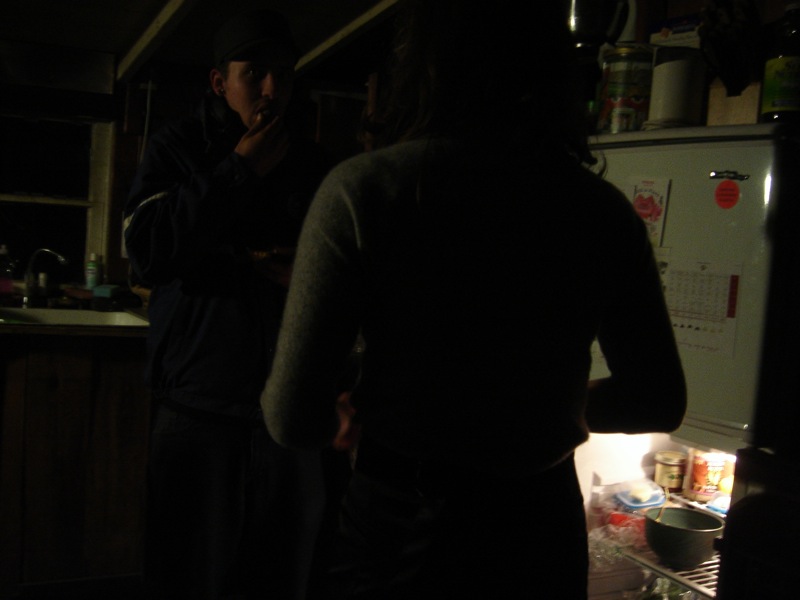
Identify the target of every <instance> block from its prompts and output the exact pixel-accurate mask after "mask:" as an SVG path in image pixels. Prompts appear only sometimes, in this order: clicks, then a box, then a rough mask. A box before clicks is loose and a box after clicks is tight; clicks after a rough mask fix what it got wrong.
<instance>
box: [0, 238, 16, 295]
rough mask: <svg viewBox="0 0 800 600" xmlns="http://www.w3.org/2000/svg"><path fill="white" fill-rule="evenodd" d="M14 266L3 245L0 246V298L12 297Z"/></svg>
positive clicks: (6, 248)
mask: <svg viewBox="0 0 800 600" xmlns="http://www.w3.org/2000/svg"><path fill="white" fill-rule="evenodd" d="M14 265H15V262H14V261H13V260H11V256H10V255H9V253H8V247H7V246H6V245H5V244H2V245H0V298H10V297H11V296H13V295H14Z"/></svg>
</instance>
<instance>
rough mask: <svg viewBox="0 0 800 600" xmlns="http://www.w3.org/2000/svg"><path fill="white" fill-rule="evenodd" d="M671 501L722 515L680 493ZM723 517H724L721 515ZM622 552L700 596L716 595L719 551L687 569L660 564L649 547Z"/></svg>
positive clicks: (710, 596)
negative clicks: (675, 568) (677, 569)
mask: <svg viewBox="0 0 800 600" xmlns="http://www.w3.org/2000/svg"><path fill="white" fill-rule="evenodd" d="M671 500H672V501H673V502H675V503H676V504H679V505H684V506H689V507H692V508H695V509H699V510H704V511H706V512H710V513H712V514H715V515H716V516H718V517H719V516H722V515H720V514H719V513H717V512H715V511H713V510H710V509H709V508H706V506H705V505H704V504H701V503H699V502H695V501H692V500H689V499H688V498H684V497H683V496H680V495H675V496H673V497H672V498H671ZM723 518H724V517H723ZM623 554H624V555H625V557H626V558H628V559H629V560H632V561H633V562H635V563H637V564H638V565H640V566H642V567H644V568H646V569H648V570H649V571H651V572H653V573H655V574H657V575H659V576H661V577H665V578H667V579H670V580H672V581H674V582H675V583H677V584H678V585H681V586H683V587H685V588H686V589H688V590H691V591H692V592H694V593H695V594H697V595H698V596H700V597H702V598H716V596H717V579H718V577H719V552H717V551H716V550H715V551H714V555H713V556H712V557H711V558H710V559H709V560H707V561H706V562H704V563H701V564H699V565H698V566H696V567H695V568H693V569H689V570H687V571H676V570H674V569H672V568H670V567H667V566H665V565H662V564H661V563H660V562H659V560H658V556H656V553H655V552H653V551H652V550H650V549H649V548H645V549H638V550H633V549H627V550H624V551H623Z"/></svg>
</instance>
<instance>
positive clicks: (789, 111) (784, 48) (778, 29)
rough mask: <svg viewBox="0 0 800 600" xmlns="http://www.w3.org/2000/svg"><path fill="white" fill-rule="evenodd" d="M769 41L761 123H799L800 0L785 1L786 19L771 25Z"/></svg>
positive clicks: (762, 93)
mask: <svg viewBox="0 0 800 600" xmlns="http://www.w3.org/2000/svg"><path fill="white" fill-rule="evenodd" d="M770 38H771V40H772V47H771V48H770V50H769V53H768V57H767V60H766V63H765V64H764V81H763V83H762V86H761V121H762V122H763V123H775V122H790V121H791V122H796V121H800V1H794V0H790V1H788V2H786V4H785V11H784V14H783V16H782V17H781V18H780V19H778V20H777V21H775V22H774V23H773V24H772V26H771V30H770Z"/></svg>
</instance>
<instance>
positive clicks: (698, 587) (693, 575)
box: [623, 548, 719, 598]
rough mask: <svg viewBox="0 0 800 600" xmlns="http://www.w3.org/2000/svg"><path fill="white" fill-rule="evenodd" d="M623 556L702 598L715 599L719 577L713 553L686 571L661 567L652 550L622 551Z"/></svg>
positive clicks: (717, 565) (717, 561) (716, 557)
mask: <svg viewBox="0 0 800 600" xmlns="http://www.w3.org/2000/svg"><path fill="white" fill-rule="evenodd" d="M623 555H624V556H625V557H626V558H627V559H628V560H631V561H633V562H635V563H636V564H638V565H639V566H641V567H644V568H645V569H647V570H648V571H651V572H653V573H655V574H657V575H659V576H661V577H665V578H667V579H670V580H672V581H674V582H675V583H677V584H678V585H681V586H683V587H685V588H686V589H688V590H691V591H692V592H694V593H695V594H697V595H699V596H701V597H702V598H715V597H716V595H717V578H718V576H719V553H718V552H716V551H715V552H714V555H713V556H712V557H711V559H710V560H707V561H706V562H704V563H701V564H700V565H698V566H696V567H695V568H694V569H691V570H688V571H675V570H673V569H671V568H669V567H666V566H664V565H662V564H661V563H660V562H659V561H658V557H657V556H656V554H655V552H653V551H652V550H650V549H649V548H648V549H645V550H624V551H623Z"/></svg>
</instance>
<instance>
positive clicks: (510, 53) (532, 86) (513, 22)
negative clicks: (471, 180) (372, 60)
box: [372, 0, 593, 162]
mask: <svg viewBox="0 0 800 600" xmlns="http://www.w3.org/2000/svg"><path fill="white" fill-rule="evenodd" d="M565 4H566V3H565V2H563V1H561V0H548V1H545V2H536V3H535V10H534V9H533V8H532V3H531V1H530V0H495V1H494V2H486V1H485V0H482V1H479V0H404V2H403V3H402V4H401V7H400V11H399V12H398V14H397V16H396V24H397V29H396V33H395V40H394V49H393V54H392V57H391V62H390V65H389V73H388V75H389V82H388V88H387V89H386V90H385V93H384V94H383V95H382V97H381V100H380V103H379V108H378V112H377V114H376V115H374V118H373V123H372V125H373V131H372V133H373V135H374V136H375V137H376V139H377V140H378V141H379V143H380V144H388V143H393V142H397V141H403V140H408V139H413V138H417V137H421V136H425V135H432V136H439V135H471V134H474V135H477V136H483V137H487V138H489V139H494V140H496V143H497V144H510V145H513V147H514V148H516V149H520V148H525V147H533V146H535V147H538V148H541V147H543V146H544V145H547V144H549V145H553V144H555V145H557V146H561V147H563V148H566V149H567V150H568V151H569V152H570V153H572V154H574V155H576V156H577V157H578V158H580V159H581V160H584V161H586V162H593V160H592V158H591V156H590V154H589V151H588V148H587V139H586V138H587V133H588V130H589V129H588V121H587V118H586V114H585V107H584V106H583V104H582V103H581V100H580V98H581V96H580V87H579V80H578V77H577V75H576V62H575V61H576V57H575V49H574V41H573V39H572V35H571V33H570V31H569V28H568V26H567V9H566V8H565Z"/></svg>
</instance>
